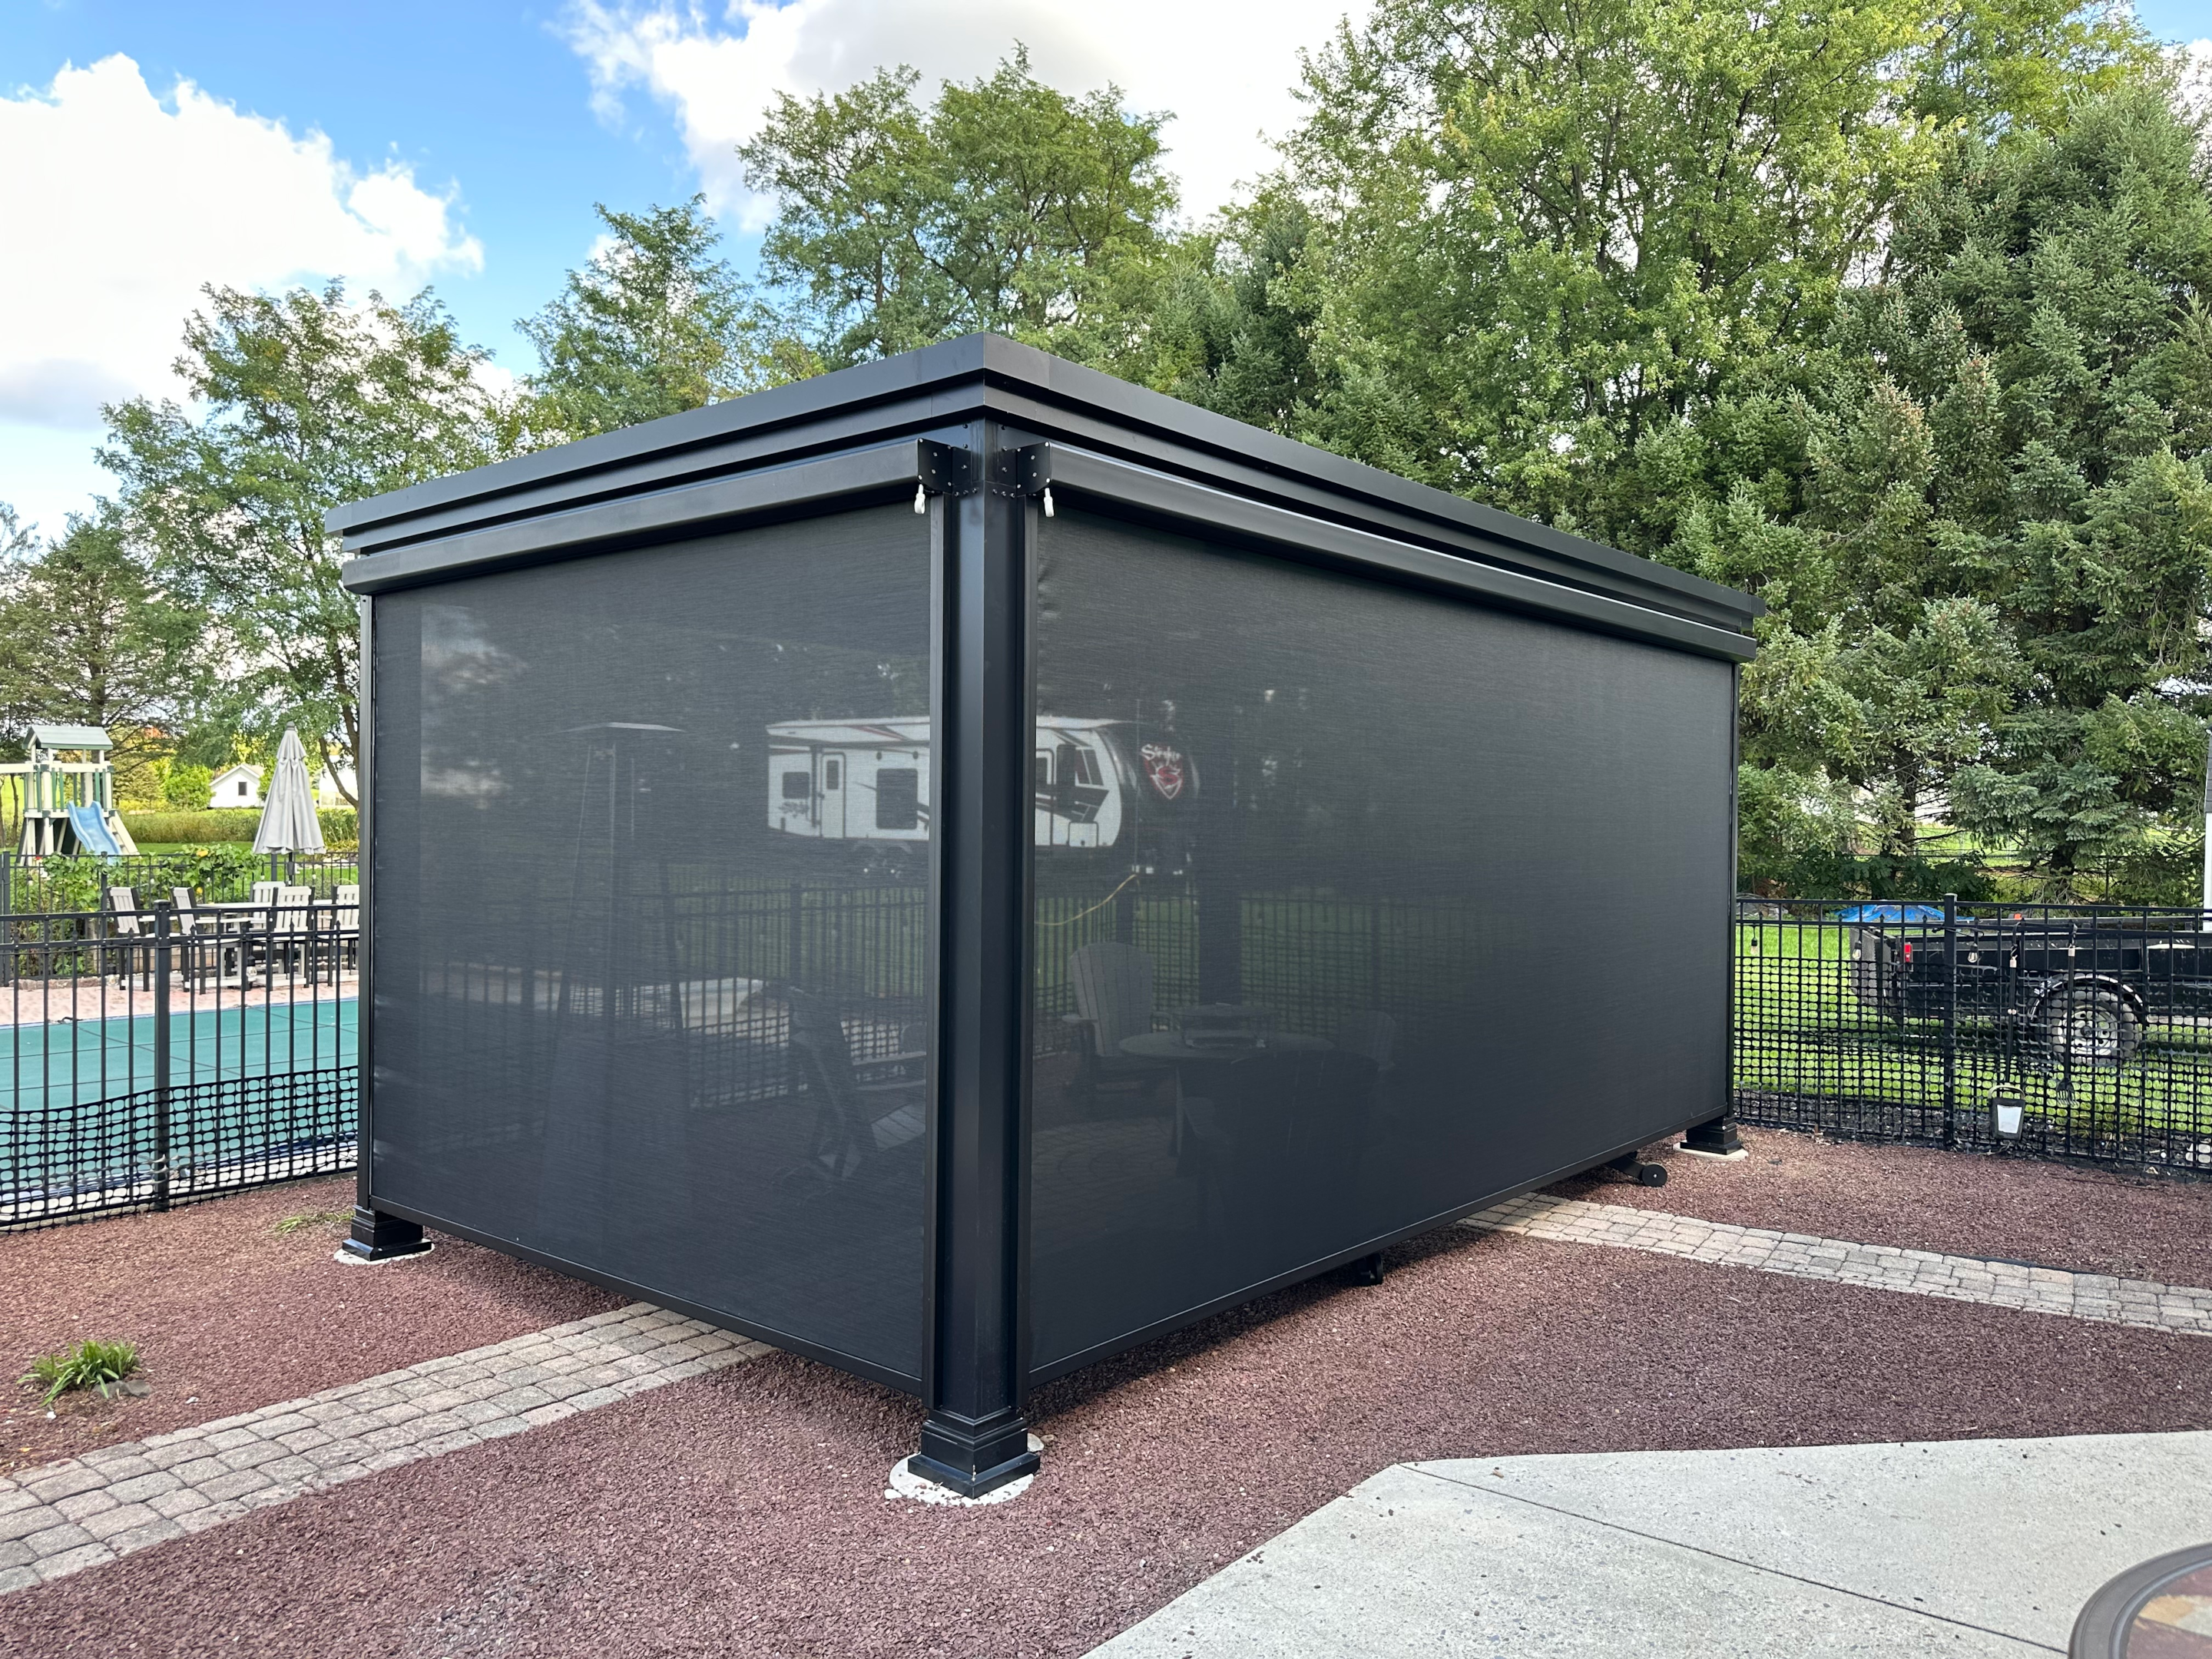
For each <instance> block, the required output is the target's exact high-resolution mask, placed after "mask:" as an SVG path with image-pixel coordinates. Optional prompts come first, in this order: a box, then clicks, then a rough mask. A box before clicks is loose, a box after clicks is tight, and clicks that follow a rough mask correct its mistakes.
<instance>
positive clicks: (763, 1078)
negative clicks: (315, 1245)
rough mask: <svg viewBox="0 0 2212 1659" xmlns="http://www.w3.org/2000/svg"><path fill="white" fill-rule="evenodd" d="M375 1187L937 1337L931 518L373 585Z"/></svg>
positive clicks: (794, 1317)
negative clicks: (924, 1300)
mask: <svg viewBox="0 0 2212 1659" xmlns="http://www.w3.org/2000/svg"><path fill="white" fill-rule="evenodd" d="M375 653H376V662H375V690H376V707H377V727H376V747H375V751H374V763H375V764H374V788H375V800H374V805H375V842H376V846H375V866H374V889H373V894H372V902H373V903H374V907H375V926H376V934H375V939H376V954H375V958H374V975H375V992H376V1006H375V1012H374V1026H373V1030H372V1035H371V1040H370V1041H371V1049H372V1054H373V1063H374V1067H375V1094H374V1110H375V1120H374V1123H375V1149H374V1157H375V1160H376V1167H375V1171H374V1179H375V1185H376V1191H377V1192H378V1194H380V1196H383V1197H386V1198H388V1199H390V1200H392V1201H393V1202H395V1203H397V1204H399V1205H402V1206H408V1207H410V1208H413V1209H416V1210H419V1211H422V1212H426V1213H428V1215H431V1216H434V1217H438V1218H445V1219H447V1220H451V1221H453V1222H456V1223H459V1224H461V1225H465V1226H468V1227H471V1228H475V1229H477V1230H479V1231H483V1232H484V1233H487V1234H489V1235H492V1236H493V1237H497V1238H500V1239H503V1240H511V1241H513V1243H516V1244H518V1245H521V1246H523V1247H525V1248H526V1249H532V1250H538V1251H542V1252H544V1253H545V1254H546V1255H551V1256H555V1257H557V1258H559V1259H561V1260H562V1261H570V1262H574V1263H577V1264H579V1265H580V1266H581V1267H586V1268H589V1269H592V1270H596V1271H598V1272H601V1273H608V1274H612V1275H616V1276H618V1277H620V1278H622V1279H626V1280H629V1281H630V1282H632V1283H635V1284H637V1285H641V1286H644V1287H646V1288H647V1289H648V1290H651V1291H657V1292H659V1293H661V1294H664V1295H666V1296H669V1297H676V1298H680V1299H682V1300H684V1301H687V1302H690V1303H692V1304H698V1305H701V1306H703V1307H706V1308H709V1309H713V1310H720V1311H722V1312H726V1313H728V1314H730V1315H732V1316H736V1317H738V1318H740V1319H743V1320H745V1321H749V1322H752V1323H753V1324H755V1325H757V1326H762V1327H766V1328H769V1329H771V1330H774V1331H777V1332H781V1333H784V1334H787V1335H789V1336H792V1337H794V1338H797V1339H799V1340H804V1341H806V1342H811V1343H813V1344H816V1345H818V1346H821V1347H823V1348H825V1349H829V1350H832V1351H835V1352H837V1353H839V1354H842V1355H847V1356H850V1357H851V1358H854V1359H856V1360H858V1361H860V1363H861V1364H862V1366H863V1367H865V1368H868V1369H872V1370H875V1371H878V1372H879V1373H890V1374H892V1375H894V1376H899V1377H912V1376H915V1375H916V1374H917V1373H918V1371H919V1369H920V1364H921V1266H922V1168H923V1153H924V1148H925V1134H924V1130H925V1119H924V1114H923V1105H922V1095H923V1078H924V1075H925V1070H926V1066H925V1061H926V1055H925V1054H924V1053H923V1050H924V1049H925V1048H926V1047H927V1037H926V1027H925V1024H924V1015H925V994H926V990H927V987H926V984H925V981H924V932H925V927H924V924H925V914H924V912H925V903H926V890H925V879H926V875H925V872H926V868H927V851H928V840H929V834H930V828H929V720H928V710H929V693H928V684H929V677H928V666H929V551H928V544H927V526H926V525H925V523H924V521H922V520H919V519H917V518H916V517H915V515H914V514H913V513H910V512H907V511H905V510H903V509H892V508H884V509H873V510H869V511H866V512H860V513H845V514H841V515H837V516H835V517H829V518H821V519H813V520H805V521H803V522H799V523H793V524H787V525H782V526H774V527H771V528H767V529H759V530H750V531H747V532H743V533H741V534H735V535H730V536H725V537H718V538H710V539H705V540H700V541H693V542H687V543H684V544H679V545H675V546H671V547H667V548H662V549H655V550H647V551H641V552H629V553H622V554H616V555H610V556H605V557H600V558H594V559H586V560H580V561H575V562H567V563H561V564H555V565H548V566H544V567H541V568H535V569H529V570H524V571H520V572H515V573H512V574H501V575H494V576H486V577H482V578H477V579H472V580H465V581H459V582H453V583H450V584H447V585H445V586H435V587H428V588H421V589H415V590H410V591H405V592H396V593H392V594H389V595H386V596H385V597H383V598H380V599H378V600H377V602H376V629H375Z"/></svg>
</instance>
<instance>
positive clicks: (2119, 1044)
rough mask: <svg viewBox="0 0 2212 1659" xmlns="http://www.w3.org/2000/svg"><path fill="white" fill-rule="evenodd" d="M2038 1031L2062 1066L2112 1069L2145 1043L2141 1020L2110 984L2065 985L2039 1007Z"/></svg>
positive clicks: (2046, 1046) (2048, 996) (2126, 1059)
mask: <svg viewBox="0 0 2212 1659" xmlns="http://www.w3.org/2000/svg"><path fill="white" fill-rule="evenodd" d="M2035 1031H2036V1036H2038V1037H2039V1039H2040V1040H2041V1042H2042V1043H2043V1046H2044V1047H2045V1048H2047V1049H2049V1050H2050V1052H2051V1056H2052V1058H2054V1059H2056V1060H2059V1061H2060V1062H2061V1063H2063V1065H2065V1066H2069V1067H2075V1066H2081V1067H2096V1068H2099V1069H2106V1070H2109V1069H2112V1068H2114V1067H2118V1066H2124V1065H2126V1064H2127V1062H2128V1060H2129V1057H2130V1055H2132V1054H2134V1053H2135V1051H2136V1047H2137V1046H2138V1045H2139V1044H2141V1042H2142V1018H2141V1017H2140V1016H2139V1015H2138V1014H2137V1013H2136V1011H2135V1009H2134V1008H2133V1007H2132V1006H2130V1004H2129V1002H2128V1000H2127V999H2126V998H2125V997H2124V996H2122V995H2121V994H2119V993H2118V991H2115V990H2113V989H2112V987H2110V986H2108V985H2061V986H2059V987H2057V989H2056V990H2054V991H2052V992H2051V993H2050V994H2048V995H2046V996H2045V998H2044V999H2043V1000H2042V1001H2040V1002H2039V1003H2038V1004H2036V1006H2035Z"/></svg>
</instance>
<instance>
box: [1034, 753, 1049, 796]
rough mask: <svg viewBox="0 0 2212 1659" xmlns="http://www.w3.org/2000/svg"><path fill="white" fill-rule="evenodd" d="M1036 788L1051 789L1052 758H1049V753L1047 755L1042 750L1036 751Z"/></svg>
mask: <svg viewBox="0 0 2212 1659" xmlns="http://www.w3.org/2000/svg"><path fill="white" fill-rule="evenodd" d="M1036 787H1038V788H1040V789H1049V788H1051V787H1052V756H1051V755H1050V754H1049V753H1048V752H1047V751H1046V750H1042V749H1040V750H1037V757H1036Z"/></svg>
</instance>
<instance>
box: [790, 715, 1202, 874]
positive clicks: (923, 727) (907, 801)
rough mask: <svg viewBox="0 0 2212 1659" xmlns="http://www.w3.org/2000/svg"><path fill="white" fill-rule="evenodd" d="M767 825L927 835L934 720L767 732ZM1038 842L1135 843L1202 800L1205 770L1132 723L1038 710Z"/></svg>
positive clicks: (798, 724)
mask: <svg viewBox="0 0 2212 1659" xmlns="http://www.w3.org/2000/svg"><path fill="white" fill-rule="evenodd" d="M768 735H769V781H768V821H769V825H770V826H771V827H772V828H774V829H780V830H781V831H782V832H783V833H784V834H786V835H787V836H807V837H810V838H811V839H813V840H817V841H850V842H926V841H927V840H928V839H929V721H928V720H927V718H926V717H921V716H916V717H914V718H910V719H893V720H784V721H781V722H780V723H778V724H777V725H775V726H769V728H768ZM1030 767H1031V775H1032V779H1033V781H1034V784H1035V787H1036V844H1037V845H1038V846H1039V847H1041V848H1073V849H1076V850H1085V849H1090V848H1111V847H1127V846H1128V845H1130V844H1131V842H1133V838H1134V836H1133V832H1134V830H1135V829H1136V828H1137V826H1138V825H1139V823H1141V822H1143V821H1144V820H1145V819H1146V817H1147V816H1148V815H1149V816H1150V817H1152V818H1155V819H1157V818H1159V817H1171V816H1173V815H1175V814H1176V813H1177V812H1178V811H1181V810H1182V809H1184V808H1185V807H1187V806H1188V804H1189V803H1190V802H1191V801H1193V800H1194V799H1196V797H1197V793H1198V773H1197V769H1195V768H1194V766H1193V765H1192V764H1191V761H1190V758H1189V757H1188V755H1186V754H1185V753H1184V752H1183V750H1182V748H1181V747H1180V746H1179V745H1177V744H1175V743H1174V742H1172V741H1171V740H1170V739H1168V738H1164V737H1154V738H1149V739H1142V738H1139V737H1138V736H1137V735H1136V734H1135V731H1134V728H1133V726H1132V724H1131V723H1130V722H1129V721H1127V720H1073V719H1069V718H1066V717H1065V716H1062V715H1057V714H1040V715H1039V716H1038V717H1037V722H1036V754H1035V755H1034V757H1032V759H1031V761H1030Z"/></svg>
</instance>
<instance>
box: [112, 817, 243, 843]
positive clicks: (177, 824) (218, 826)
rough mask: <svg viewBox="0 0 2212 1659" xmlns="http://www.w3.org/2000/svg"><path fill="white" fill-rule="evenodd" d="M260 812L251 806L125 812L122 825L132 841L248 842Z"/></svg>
mask: <svg viewBox="0 0 2212 1659" xmlns="http://www.w3.org/2000/svg"><path fill="white" fill-rule="evenodd" d="M260 823H261V814H260V813H258V812H256V811H252V809H251V808H228V807H226V808H225V809H223V810H222V811H217V812H125V814H124V815H123V827H124V828H125V829H128V830H129V831H130V832H131V840H133V841H136V842H164V841H166V842H190V843H191V844H192V845H194V846H210V845H214V844H217V843H220V842H238V841H242V842H246V844H247V845H249V846H251V845H252V841H253V832H254V830H255V829H257V828H258V827H259V825H260Z"/></svg>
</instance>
